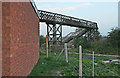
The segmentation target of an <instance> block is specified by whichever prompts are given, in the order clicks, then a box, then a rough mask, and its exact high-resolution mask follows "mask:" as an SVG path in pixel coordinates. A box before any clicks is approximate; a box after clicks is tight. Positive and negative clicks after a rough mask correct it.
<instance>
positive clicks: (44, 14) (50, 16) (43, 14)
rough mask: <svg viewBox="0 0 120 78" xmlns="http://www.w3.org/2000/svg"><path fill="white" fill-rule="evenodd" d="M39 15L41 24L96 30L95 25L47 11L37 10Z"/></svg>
mask: <svg viewBox="0 0 120 78" xmlns="http://www.w3.org/2000/svg"><path fill="white" fill-rule="evenodd" d="M38 11H39V14H40V20H41V22H55V23H58V24H63V25H69V26H76V27H83V28H94V29H97V23H95V22H91V21H87V20H83V19H78V18H74V17H70V16H65V15H62V14H57V13H52V12H48V11H43V10H38Z"/></svg>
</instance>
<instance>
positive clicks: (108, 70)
mask: <svg viewBox="0 0 120 78" xmlns="http://www.w3.org/2000/svg"><path fill="white" fill-rule="evenodd" d="M75 54H76V56H75V58H73V57H70V56H69V58H68V59H69V62H68V63H66V62H65V60H64V56H61V57H60V59H59V60H58V61H56V58H57V57H58V55H57V54H56V53H51V54H50V55H49V58H48V59H47V58H46V54H45V52H44V51H41V52H40V58H39V60H38V63H37V64H36V66H35V67H34V68H33V70H32V72H31V73H30V74H29V75H28V76H55V74H54V73H53V72H50V71H51V70H54V71H60V72H61V75H62V76H78V75H79V71H78V70H79V68H78V66H79V65H78V62H79V60H78V53H75ZM86 58H87V59H86ZM109 59H110V58H107V57H103V56H98V57H97V56H96V57H95V63H97V64H95V76H119V74H118V72H119V69H118V68H120V65H117V64H115V63H110V64H108V65H103V64H102V61H103V60H109ZM113 59H114V58H113ZM82 63H83V64H82V65H83V76H92V56H90V55H86V56H83V60H82Z"/></svg>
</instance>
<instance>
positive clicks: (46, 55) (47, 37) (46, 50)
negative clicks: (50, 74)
mask: <svg viewBox="0 0 120 78" xmlns="http://www.w3.org/2000/svg"><path fill="white" fill-rule="evenodd" d="M46 58H48V35H46Z"/></svg>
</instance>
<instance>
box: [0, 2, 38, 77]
mask: <svg viewBox="0 0 120 78" xmlns="http://www.w3.org/2000/svg"><path fill="white" fill-rule="evenodd" d="M2 30H3V31H2V62H3V63H2V75H3V76H27V75H28V74H29V73H30V72H31V70H32V69H33V67H34V65H35V64H36V63H37V61H38V58H39V18H38V17H37V14H36V13H35V11H34V9H33V7H32V5H31V3H30V2H3V3H2Z"/></svg>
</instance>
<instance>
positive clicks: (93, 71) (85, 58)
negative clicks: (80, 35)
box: [69, 48, 120, 77]
mask: <svg viewBox="0 0 120 78" xmlns="http://www.w3.org/2000/svg"><path fill="white" fill-rule="evenodd" d="M69 58H75V59H76V61H73V60H69V62H70V63H73V64H74V65H73V72H76V73H79V63H78V62H79V61H78V60H79V50H75V49H72V48H69ZM119 58H120V57H118V56H109V55H100V54H97V52H90V53H84V52H82V76H116V77H120V75H119V69H120V60H119ZM77 75H79V74H77Z"/></svg>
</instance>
